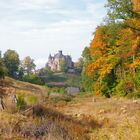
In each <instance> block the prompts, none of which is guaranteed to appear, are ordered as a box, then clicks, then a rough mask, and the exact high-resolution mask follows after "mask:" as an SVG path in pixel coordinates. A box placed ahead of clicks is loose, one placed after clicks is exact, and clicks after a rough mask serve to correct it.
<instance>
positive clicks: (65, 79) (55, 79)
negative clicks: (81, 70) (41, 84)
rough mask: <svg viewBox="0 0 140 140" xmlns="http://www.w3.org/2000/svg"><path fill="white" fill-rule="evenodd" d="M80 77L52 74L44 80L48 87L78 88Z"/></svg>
mask: <svg viewBox="0 0 140 140" xmlns="http://www.w3.org/2000/svg"><path fill="white" fill-rule="evenodd" d="M80 82H81V76H80V75H77V74H65V73H54V74H53V75H52V76H51V78H50V79H47V80H46V84H47V85H48V86H49V87H67V86H74V87H80Z"/></svg>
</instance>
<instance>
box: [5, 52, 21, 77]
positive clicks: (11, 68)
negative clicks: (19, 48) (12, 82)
mask: <svg viewBox="0 0 140 140" xmlns="http://www.w3.org/2000/svg"><path fill="white" fill-rule="evenodd" d="M3 60H4V63H5V66H6V67H7V69H8V75H9V76H11V77H15V76H16V74H17V72H18V67H19V64H20V60H19V55H18V53H17V52H16V51H14V50H7V51H6V52H5V53H4V57H3Z"/></svg>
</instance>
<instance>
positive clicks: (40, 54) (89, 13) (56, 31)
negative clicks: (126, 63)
mask: <svg viewBox="0 0 140 140" xmlns="http://www.w3.org/2000/svg"><path fill="white" fill-rule="evenodd" d="M0 1H2V2H1V3H0V38H1V41H0V46H1V48H0V49H2V50H3V51H5V50H6V49H8V48H11V49H15V50H17V52H18V53H19V54H20V56H21V58H22V59H23V58H24V57H25V56H27V55H30V56H31V57H32V58H33V59H35V60H36V61H35V62H36V65H37V66H38V67H41V66H44V65H45V63H46V61H47V58H48V55H49V53H52V54H54V53H55V52H56V51H57V50H60V49H62V50H63V51H64V53H65V54H69V55H71V56H72V57H73V59H74V61H75V60H76V59H78V57H80V54H81V52H82V50H83V48H84V47H85V46H87V45H89V43H90V40H91V38H92V32H93V31H94V30H95V28H96V26H97V24H99V23H100V21H101V20H102V17H103V16H104V14H105V12H104V10H103V3H99V2H97V1H96V2H95V3H93V0H85V9H80V8H79V9H71V8H69V9H66V8H65V5H63V2H62V0H13V1H12V0H7V1H6V0H0ZM79 4H80V3H79ZM67 6H68V5H67ZM62 7H63V8H62ZM44 9H45V10H44ZM46 9H47V10H46ZM30 10H31V11H30ZM21 12H22V14H21Z"/></svg>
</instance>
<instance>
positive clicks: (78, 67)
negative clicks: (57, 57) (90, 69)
mask: <svg viewBox="0 0 140 140" xmlns="http://www.w3.org/2000/svg"><path fill="white" fill-rule="evenodd" d="M83 65H84V60H83V58H82V57H81V58H79V59H78V61H77V62H76V63H75V64H74V67H75V68H76V71H77V72H78V73H81V72H82V70H83Z"/></svg>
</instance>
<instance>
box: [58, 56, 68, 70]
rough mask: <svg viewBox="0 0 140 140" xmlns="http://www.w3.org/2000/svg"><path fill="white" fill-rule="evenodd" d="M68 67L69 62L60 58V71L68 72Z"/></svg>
mask: <svg viewBox="0 0 140 140" xmlns="http://www.w3.org/2000/svg"><path fill="white" fill-rule="evenodd" d="M67 70H68V67H67V63H66V61H65V60H64V59H61V60H60V71H61V72H67Z"/></svg>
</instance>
